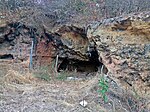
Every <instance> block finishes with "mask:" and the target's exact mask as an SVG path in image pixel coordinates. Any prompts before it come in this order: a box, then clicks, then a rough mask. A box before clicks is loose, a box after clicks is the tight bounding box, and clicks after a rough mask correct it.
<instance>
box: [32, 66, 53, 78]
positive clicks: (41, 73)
mask: <svg viewBox="0 0 150 112" xmlns="http://www.w3.org/2000/svg"><path fill="white" fill-rule="evenodd" d="M33 76H34V77H36V78H38V79H42V80H45V81H50V80H51V75H50V71H49V68H48V67H47V66H43V67H41V68H40V69H39V70H38V71H36V72H35V73H34V74H33Z"/></svg>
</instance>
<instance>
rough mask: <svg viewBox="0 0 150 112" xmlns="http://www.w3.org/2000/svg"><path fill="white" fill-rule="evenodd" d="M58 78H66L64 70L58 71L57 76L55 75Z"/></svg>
mask: <svg viewBox="0 0 150 112" xmlns="http://www.w3.org/2000/svg"><path fill="white" fill-rule="evenodd" d="M56 79H58V80H65V79H67V75H66V74H65V73H64V72H61V73H58V76H57V77H56Z"/></svg>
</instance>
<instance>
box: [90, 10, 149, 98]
mask: <svg viewBox="0 0 150 112" xmlns="http://www.w3.org/2000/svg"><path fill="white" fill-rule="evenodd" d="M98 24H99V25H97V26H96V27H95V29H94V28H91V29H89V31H88V36H89V38H92V39H93V41H94V42H95V43H96V45H97V49H98V51H99V54H100V56H101V58H102V62H103V63H104V64H105V66H106V67H107V69H108V70H109V73H110V74H112V77H113V79H119V83H121V84H122V85H123V86H125V87H129V88H135V89H136V91H138V93H139V94H145V95H148V94H149V93H150V91H149V89H150V13H148V12H147V13H146V14H144V13H141V14H137V15H132V16H131V15H128V16H126V17H118V18H112V19H108V20H104V21H103V22H101V23H98Z"/></svg>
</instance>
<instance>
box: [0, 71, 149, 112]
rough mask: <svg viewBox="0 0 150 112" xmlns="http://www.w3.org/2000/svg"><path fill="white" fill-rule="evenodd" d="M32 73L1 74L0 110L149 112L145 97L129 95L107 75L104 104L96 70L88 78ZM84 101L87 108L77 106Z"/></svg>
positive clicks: (9, 72)
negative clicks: (38, 76) (47, 77)
mask: <svg viewBox="0 0 150 112" xmlns="http://www.w3.org/2000/svg"><path fill="white" fill-rule="evenodd" d="M1 72H2V71H1ZM31 75H32V74H31V73H28V74H26V75H23V74H19V73H18V72H16V71H14V70H9V71H8V72H7V74H6V75H4V76H2V75H1V78H0V79H1V81H0V112H149V110H148V107H147V106H148V105H149V102H148V100H146V99H143V98H140V97H138V95H136V94H133V95H131V94H129V92H127V91H125V90H123V89H122V88H120V86H119V85H118V84H117V83H116V82H115V81H113V80H112V79H111V78H110V77H106V80H107V81H108V83H109V90H108V92H107V93H106V95H107V97H108V102H106V103H105V102H104V101H103V99H102V98H101V95H100V93H98V92H97V91H98V90H99V89H101V88H100V87H99V86H98V80H99V76H100V75H99V73H96V75H94V76H88V78H87V77H86V78H83V77H82V78H76V79H71V78H67V79H65V80H59V79H51V80H50V81H48V82H47V81H43V80H39V79H38V80H37V79H35V78H34V77H33V76H31ZM83 100H85V101H86V102H87V106H86V107H83V106H81V105H80V102H81V101H83Z"/></svg>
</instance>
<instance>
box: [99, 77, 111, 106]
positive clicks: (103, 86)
mask: <svg viewBox="0 0 150 112" xmlns="http://www.w3.org/2000/svg"><path fill="white" fill-rule="evenodd" d="M98 86H99V87H100V88H101V89H100V90H98V93H100V94H101V96H102V98H103V100H104V102H105V103H106V102H107V101H108V98H107V95H106V93H107V91H108V88H109V87H108V82H107V81H106V80H105V78H104V77H101V78H100V80H99V83H98Z"/></svg>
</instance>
